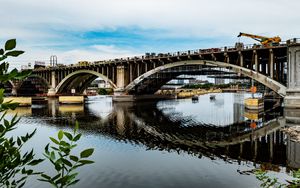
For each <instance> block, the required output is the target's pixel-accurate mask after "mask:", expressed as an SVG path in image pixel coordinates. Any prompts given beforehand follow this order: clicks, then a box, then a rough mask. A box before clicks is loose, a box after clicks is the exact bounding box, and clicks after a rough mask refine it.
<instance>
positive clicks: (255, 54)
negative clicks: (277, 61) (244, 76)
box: [253, 50, 259, 72]
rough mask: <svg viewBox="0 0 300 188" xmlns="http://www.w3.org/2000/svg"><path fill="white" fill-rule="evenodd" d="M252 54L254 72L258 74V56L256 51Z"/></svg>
mask: <svg viewBox="0 0 300 188" xmlns="http://www.w3.org/2000/svg"><path fill="white" fill-rule="evenodd" d="M253 54H254V57H253V58H254V65H255V71H256V72H258V71H259V67H258V56H257V52H256V50H253Z"/></svg>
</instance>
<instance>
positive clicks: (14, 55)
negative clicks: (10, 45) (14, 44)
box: [5, 50, 24, 57]
mask: <svg viewBox="0 0 300 188" xmlns="http://www.w3.org/2000/svg"><path fill="white" fill-rule="evenodd" d="M23 53H24V51H20V50H14V51H10V52H7V53H6V54H5V55H6V56H12V57H18V56H19V55H21V54H23Z"/></svg>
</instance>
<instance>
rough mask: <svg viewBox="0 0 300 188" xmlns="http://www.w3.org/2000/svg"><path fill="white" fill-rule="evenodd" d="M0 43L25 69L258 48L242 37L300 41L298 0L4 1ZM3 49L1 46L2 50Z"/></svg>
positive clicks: (1, 0)
mask: <svg viewBox="0 0 300 188" xmlns="http://www.w3.org/2000/svg"><path fill="white" fill-rule="evenodd" d="M0 5H1V6H0V18H1V19H0V21H1V26H0V28H1V29H0V43H1V44H3V45H4V43H5V41H6V40H7V39H11V38H16V39H17V48H18V49H19V50H24V51H25V54H23V55H21V56H19V57H17V58H14V59H9V60H10V62H11V64H12V66H15V67H20V66H21V65H26V64H27V63H29V62H31V63H33V62H34V61H45V62H46V64H49V59H50V56H51V55H56V56H57V58H58V63H61V64H74V63H76V62H78V61H84V60H87V61H97V60H108V59H114V58H120V57H128V56H139V55H143V54H145V53H146V52H154V53H160V52H176V51H186V50H193V49H202V48H215V47H223V46H234V44H235V43H236V42H239V41H240V42H244V43H245V44H253V43H255V41H253V40H252V39H249V38H245V37H242V38H237V35H238V34H239V32H246V33H252V34H258V35H264V36H270V37H272V36H277V35H279V36H280V37H281V38H282V40H287V39H290V38H297V37H299V38H300V24H299V21H300V14H299V13H298V11H299V7H300V1H299V0H226V1H225V0H209V1H207V0H206V1H203V0H84V1H83V0H42V1H41V0H0ZM3 45H2V46H3Z"/></svg>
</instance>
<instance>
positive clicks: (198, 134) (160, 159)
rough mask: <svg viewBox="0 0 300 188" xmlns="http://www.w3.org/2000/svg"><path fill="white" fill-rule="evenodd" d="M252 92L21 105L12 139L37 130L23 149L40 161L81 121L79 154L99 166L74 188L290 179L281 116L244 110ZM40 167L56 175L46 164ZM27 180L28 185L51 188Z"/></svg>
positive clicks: (290, 163)
mask: <svg viewBox="0 0 300 188" xmlns="http://www.w3.org/2000/svg"><path fill="white" fill-rule="evenodd" d="M249 96H250V95H249V94H236V93H219V94H216V98H215V100H211V99H209V95H202V96H199V100H198V101H192V100H191V99H177V100H165V101H159V102H139V103H113V102H112V99H111V97H105V96H95V97H89V98H88V99H87V101H86V103H85V104H84V105H59V104H58V103H57V100H53V99H52V100H51V99H49V101H48V104H46V105H33V106H32V108H25V107H24V108H18V109H17V112H18V113H19V115H20V116H22V119H21V121H20V123H19V124H18V128H17V129H16V130H14V133H13V134H14V135H22V134H25V133H27V132H30V131H33V130H34V129H37V132H36V134H35V136H34V137H33V138H32V139H31V140H30V142H29V143H28V144H27V145H26V146H25V148H24V149H25V150H26V149H31V148H34V150H35V153H37V155H36V156H37V157H42V152H43V150H44V147H45V146H46V144H47V143H48V142H50V140H49V136H55V134H56V133H57V132H58V130H59V129H63V130H69V131H72V129H73V126H72V124H73V123H74V122H75V120H77V121H78V122H79V124H80V130H79V131H80V132H81V133H82V134H83V136H82V138H81V140H80V141H79V143H78V145H79V146H78V147H77V148H76V152H79V150H82V149H84V148H89V147H92V148H94V149H95V152H94V154H93V155H92V157H91V159H92V160H94V161H95V163H94V164H92V165H88V166H84V167H82V168H81V169H80V174H79V178H80V179H81V181H80V182H79V183H78V184H76V186H74V187H112V188H116V187H122V188H124V187H130V188H135V187H139V188H140V187H190V188H192V187H223V188H226V187H228V188H229V187H230V188H232V187H259V184H260V183H261V182H259V181H258V180H257V179H256V178H255V176H254V175H253V174H252V173H251V172H250V171H251V170H253V169H255V168H257V167H264V168H270V169H272V170H273V171H274V172H276V173H277V175H279V177H282V178H285V177H286V176H287V175H286V174H287V173H288V172H289V169H291V168H293V167H294V166H293V165H294V164H295V161H293V160H294V159H293V157H292V156H291V155H292V154H288V153H289V152H291V150H289V148H288V146H289V143H288V141H287V139H286V138H287V137H286V136H285V135H284V134H283V133H282V132H281V131H280V128H281V127H283V126H284V123H283V122H284V121H283V120H282V117H281V115H282V113H281V111H280V110H279V111H271V112H268V113H258V112H253V111H252V112H251V111H250V112H249V111H245V108H244V105H243V101H244V99H245V98H247V97H249ZM38 170H43V171H47V172H50V173H51V172H53V171H52V169H51V166H50V165H49V164H48V163H47V162H43V163H41V165H39V167H38ZM35 179H36V178H30V179H29V180H28V182H27V184H26V186H25V187H50V186H48V185H47V184H45V183H42V182H39V181H37V180H35Z"/></svg>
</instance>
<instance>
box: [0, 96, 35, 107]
mask: <svg viewBox="0 0 300 188" xmlns="http://www.w3.org/2000/svg"><path fill="white" fill-rule="evenodd" d="M9 101H11V102H16V103H19V106H31V105H32V98H31V97H5V98H4V101H3V102H9Z"/></svg>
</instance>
